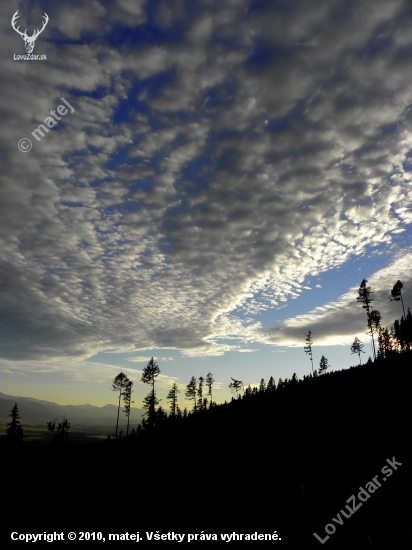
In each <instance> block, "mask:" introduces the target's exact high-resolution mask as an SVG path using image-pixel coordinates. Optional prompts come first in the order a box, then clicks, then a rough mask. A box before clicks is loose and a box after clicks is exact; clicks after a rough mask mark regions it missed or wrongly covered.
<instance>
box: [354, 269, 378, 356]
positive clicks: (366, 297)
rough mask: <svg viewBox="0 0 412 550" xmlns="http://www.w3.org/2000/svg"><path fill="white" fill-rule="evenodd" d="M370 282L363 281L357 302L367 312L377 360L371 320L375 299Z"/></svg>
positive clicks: (374, 354)
mask: <svg viewBox="0 0 412 550" xmlns="http://www.w3.org/2000/svg"><path fill="white" fill-rule="evenodd" d="M367 282H368V280H367V279H363V281H362V282H361V284H360V285H359V289H358V296H357V298H356V300H357V301H358V302H359V303H361V304H362V308H363V309H365V310H366V315H367V318H368V328H369V334H370V335H371V340H372V352H373V359H374V360H375V359H376V349H375V340H374V338H373V327H372V320H371V304H372V302H373V298H371V295H372V294H373V292H372V291H371V288H370V287H369V286H366V285H367Z"/></svg>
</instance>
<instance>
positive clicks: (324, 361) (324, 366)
mask: <svg viewBox="0 0 412 550" xmlns="http://www.w3.org/2000/svg"><path fill="white" fill-rule="evenodd" d="M328 368H329V363H328V360H327V359H326V357H325V356H324V355H322V357H321V360H320V363H319V374H323V373H324V372H326V370H327V369H328Z"/></svg>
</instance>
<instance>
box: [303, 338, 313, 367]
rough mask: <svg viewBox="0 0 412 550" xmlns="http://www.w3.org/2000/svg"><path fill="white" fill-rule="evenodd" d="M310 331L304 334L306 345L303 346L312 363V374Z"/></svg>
mask: <svg viewBox="0 0 412 550" xmlns="http://www.w3.org/2000/svg"><path fill="white" fill-rule="evenodd" d="M312 344H313V340H312V333H311V331H309V332H308V333H307V335H306V346H305V347H304V348H303V349H304V350H305V353H307V354H308V355H309V358H310V361H311V363H312V374H313V356H312Z"/></svg>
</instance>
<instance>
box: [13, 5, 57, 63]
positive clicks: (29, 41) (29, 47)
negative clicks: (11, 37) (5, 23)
mask: <svg viewBox="0 0 412 550" xmlns="http://www.w3.org/2000/svg"><path fill="white" fill-rule="evenodd" d="M19 17H20V16H19V12H18V11H16V13H15V14H14V15H13V17H12V20H11V26H12V27H13V29H14V30H15V31H16V32H17V33H18V34H19V35H20V36H21V37H22V39H23V40H24V45H25V48H26V52H27V54H26V55H16V54H14V56H13V59H14V60H15V61H20V60H21V61H45V60H47V56H46V55H45V54H42V55H34V54H33V53H32V52H33V50H34V46H35V43H36V40H37V38H38V37H39V35H40V33H42V32H43V31H44V29H45V27H46V25H47V23H48V21H49V16H48V15H47V13H44V15H43V17H44V21H43V26H42V28H41V29H40V30H39V29H37V30H35V31H33V34H32V35H31V36H29V35H28V34H27V29H26V30H25V31H24V32H21V31H20V30H19V29H20V26H18V27H16V21H17V19H18V18H19Z"/></svg>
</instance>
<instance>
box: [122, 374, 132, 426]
mask: <svg viewBox="0 0 412 550" xmlns="http://www.w3.org/2000/svg"><path fill="white" fill-rule="evenodd" d="M132 393H133V382H132V381H131V380H129V381H128V382H127V384H126V387H125V389H124V392H123V403H124V410H123V412H125V413H126V417H127V429H126V436H128V435H129V421H130V409H131V406H132V403H134V401H132Z"/></svg>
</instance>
